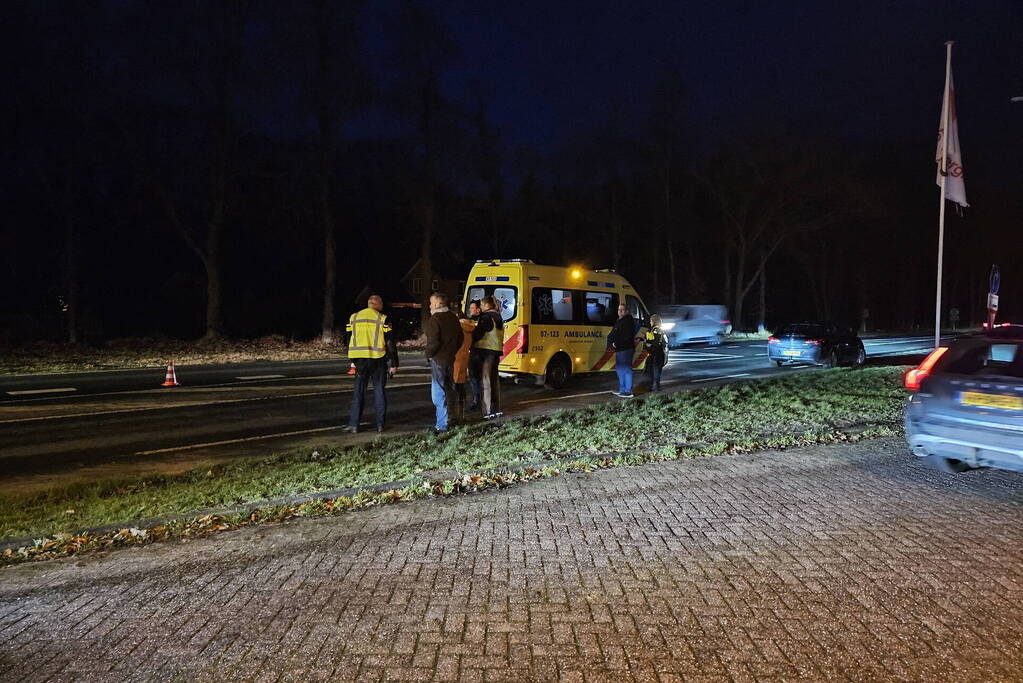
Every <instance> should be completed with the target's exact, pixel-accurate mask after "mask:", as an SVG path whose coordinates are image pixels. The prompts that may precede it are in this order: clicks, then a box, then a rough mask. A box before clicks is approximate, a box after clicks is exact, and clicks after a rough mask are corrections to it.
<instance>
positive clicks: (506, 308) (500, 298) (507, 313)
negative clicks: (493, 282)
mask: <svg viewBox="0 0 1023 683" xmlns="http://www.w3.org/2000/svg"><path fill="white" fill-rule="evenodd" d="M494 298H495V299H497V306H498V308H499V309H500V311H501V320H503V321H504V322H508V321H509V320H511V319H512V318H514V317H515V313H516V309H517V307H518V304H517V303H516V299H515V288H514V287H495V288H494Z"/></svg>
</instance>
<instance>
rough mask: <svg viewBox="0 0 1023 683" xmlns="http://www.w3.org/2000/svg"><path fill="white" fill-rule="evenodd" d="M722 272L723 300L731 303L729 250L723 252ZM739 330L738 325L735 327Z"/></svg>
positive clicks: (730, 260)
mask: <svg viewBox="0 0 1023 683" xmlns="http://www.w3.org/2000/svg"><path fill="white" fill-rule="evenodd" d="M721 261H722V268H721V270H722V272H723V273H724V284H723V285H722V287H721V300H722V301H724V302H726V303H727V302H729V301H731V300H732V259H730V258H729V257H728V249H722V250H721ZM734 314H735V311H734V310H733V311H732V319H733V320H735V316H734ZM734 326H735V327H736V328H738V326H739V325H738V323H737V322H736V323H735V325H734Z"/></svg>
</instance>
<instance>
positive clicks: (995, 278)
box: [988, 265, 1002, 294]
mask: <svg viewBox="0 0 1023 683" xmlns="http://www.w3.org/2000/svg"><path fill="white" fill-rule="evenodd" d="M989 283H990V285H989V287H988V289H990V290H991V292H992V293H993V294H998V287H999V286H1000V285H1001V284H1002V274H1001V273H1000V272H999V270H998V266H997V265H992V266H991V278H990V280H989Z"/></svg>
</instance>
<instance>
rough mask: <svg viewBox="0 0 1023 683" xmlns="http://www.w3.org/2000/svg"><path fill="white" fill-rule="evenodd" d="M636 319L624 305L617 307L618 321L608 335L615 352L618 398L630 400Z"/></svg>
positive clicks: (616, 392) (615, 393)
mask: <svg viewBox="0 0 1023 683" xmlns="http://www.w3.org/2000/svg"><path fill="white" fill-rule="evenodd" d="M636 341H637V339H636V319H635V318H633V317H632V315H631V314H630V313H629V309H628V308H626V307H625V304H621V305H619V306H618V320H617V321H615V326H614V329H612V330H611V334H610V335H608V344H609V345H610V347H611V348H612V349H614V352H615V372H616V373H618V391H615V392H613V393H614V395H615V396H617V397H619V398H632V359H633V356H635V355H636Z"/></svg>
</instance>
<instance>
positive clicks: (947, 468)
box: [923, 455, 973, 474]
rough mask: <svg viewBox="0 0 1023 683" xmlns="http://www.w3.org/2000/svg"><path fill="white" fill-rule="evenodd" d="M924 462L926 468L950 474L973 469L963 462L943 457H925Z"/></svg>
mask: <svg viewBox="0 0 1023 683" xmlns="http://www.w3.org/2000/svg"><path fill="white" fill-rule="evenodd" d="M923 462H924V466H926V467H929V468H931V469H932V470H938V471H939V472H946V473H948V474H959V473H960V472H965V471H966V470H969V469H973V468H972V467H970V466H969V465H967V464H966V463H965V462H963V461H962V460H956V459H955V458H946V457H944V456H941V455H927V456H924V458H923Z"/></svg>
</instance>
